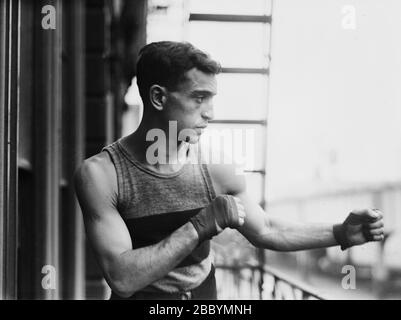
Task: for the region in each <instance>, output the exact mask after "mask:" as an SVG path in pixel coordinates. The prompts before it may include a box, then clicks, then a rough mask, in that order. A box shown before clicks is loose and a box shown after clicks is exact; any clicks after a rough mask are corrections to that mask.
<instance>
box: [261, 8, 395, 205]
mask: <svg viewBox="0 0 401 320" xmlns="http://www.w3.org/2000/svg"><path fill="white" fill-rule="evenodd" d="M346 5H352V6H354V7H355V14H356V29H355V30H350V29H344V28H343V27H342V20H343V18H344V14H343V13H342V9H343V7H344V6H346ZM273 19H274V20H273V39H272V42H273V43H272V62H271V83H270V110H269V129H268V130H269V131H268V132H269V137H268V152H269V154H268V171H267V172H268V195H269V197H272V198H274V197H276V196H283V195H286V194H288V193H293V192H296V191H298V190H301V189H303V190H305V188H306V189H309V188H311V189H316V188H319V186H321V185H330V186H331V187H333V186H336V185H337V186H339V187H340V186H342V185H343V184H349V183H361V182H383V181H393V180H398V181H399V180H401V41H400V39H401V37H400V35H401V1H397V0H381V1H379V0H359V1H338V0H325V1H321V0H302V1H299V0H279V1H277V0H276V1H275V2H274V9H273ZM319 177H320V178H319Z"/></svg>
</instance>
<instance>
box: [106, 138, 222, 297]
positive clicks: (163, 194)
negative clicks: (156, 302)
mask: <svg viewBox="0 0 401 320" xmlns="http://www.w3.org/2000/svg"><path fill="white" fill-rule="evenodd" d="M103 151H107V152H108V154H109V155H110V157H111V159H112V162H113V164H114V167H115V169H116V173H117V184H118V200H117V209H118V211H119V213H120V215H121V217H122V218H123V220H124V222H125V224H126V226H127V228H128V231H129V233H130V235H131V240H132V246H133V249H137V248H141V247H146V246H150V245H153V244H156V243H158V242H160V241H162V240H163V239H165V238H166V237H168V236H169V235H170V234H171V233H173V232H174V231H175V230H177V229H178V228H180V227H181V226H183V225H184V224H185V223H187V222H188V221H189V219H190V218H191V217H192V216H194V215H196V214H197V213H198V212H199V211H200V210H202V209H203V208H205V207H206V206H208V205H209V204H210V202H211V201H212V200H213V199H214V198H215V197H216V194H215V191H214V188H213V185H212V181H211V178H210V174H209V172H208V169H207V166H206V164H202V161H200V152H199V146H198V145H189V153H188V158H192V159H197V160H198V161H195V162H194V161H192V162H190V163H187V164H185V165H183V166H182V167H181V169H180V170H179V171H178V172H175V173H173V174H161V173H156V172H153V171H152V170H150V169H148V168H146V167H145V166H143V165H142V164H141V163H139V161H137V160H136V159H135V158H134V157H133V155H132V154H130V153H129V152H128V150H126V148H124V146H123V145H122V144H121V143H120V142H119V141H116V142H114V143H112V144H111V145H109V146H107V147H105V148H103ZM211 262H212V261H211V254H210V241H204V242H203V243H201V244H199V245H198V246H197V247H196V248H195V249H194V250H193V251H192V253H191V254H189V255H188V256H187V257H186V258H185V259H184V260H183V261H181V263H180V264H179V265H178V266H177V267H176V268H175V269H174V270H172V271H171V272H169V273H168V274H167V275H166V276H164V277H163V278H162V279H159V280H157V281H155V282H154V283H152V284H150V285H149V286H147V287H146V288H144V289H142V290H141V291H143V292H160V291H162V292H183V291H189V290H192V289H194V288H196V287H197V286H199V285H200V284H201V283H202V282H203V281H204V280H205V279H206V278H207V276H208V275H209V273H210V271H211ZM113 294H114V293H113ZM113 294H112V295H113Z"/></svg>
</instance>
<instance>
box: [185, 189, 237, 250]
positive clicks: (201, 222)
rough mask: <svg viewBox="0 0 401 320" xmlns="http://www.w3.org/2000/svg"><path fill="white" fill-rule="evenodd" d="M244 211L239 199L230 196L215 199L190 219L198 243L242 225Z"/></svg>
mask: <svg viewBox="0 0 401 320" xmlns="http://www.w3.org/2000/svg"><path fill="white" fill-rule="evenodd" d="M244 221H245V210H244V206H243V205H242V203H241V200H240V199H239V198H236V197H233V196H230V195H220V196H218V197H216V198H215V199H214V200H213V201H212V202H211V203H210V205H209V206H207V207H206V208H204V209H202V210H201V211H200V212H199V213H198V214H197V215H196V216H194V217H192V218H191V219H190V222H191V223H192V224H193V226H194V228H195V230H196V231H197V233H198V236H199V242H202V241H204V240H207V239H211V238H212V237H214V236H215V235H217V234H219V233H220V232H221V231H223V230H224V229H225V228H238V227H240V226H242V225H243V224H244Z"/></svg>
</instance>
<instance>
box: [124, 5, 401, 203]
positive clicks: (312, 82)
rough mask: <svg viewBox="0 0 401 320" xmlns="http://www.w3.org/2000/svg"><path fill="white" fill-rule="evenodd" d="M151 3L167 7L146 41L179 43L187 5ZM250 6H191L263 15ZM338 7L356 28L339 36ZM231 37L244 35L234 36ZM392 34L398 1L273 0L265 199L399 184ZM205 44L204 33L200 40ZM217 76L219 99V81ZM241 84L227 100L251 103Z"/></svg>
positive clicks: (397, 58)
mask: <svg viewBox="0 0 401 320" xmlns="http://www.w3.org/2000/svg"><path fill="white" fill-rule="evenodd" d="M152 1H153V2H154V3H155V4H158V3H159V2H160V4H169V9H168V11H167V14H165V15H164V14H163V13H160V14H156V15H151V16H150V23H149V25H148V42H151V41H158V40H177V41H180V40H184V39H185V35H186V33H187V32H188V30H186V25H185V21H186V19H187V16H185V14H186V12H185V10H188V3H189V2H187V1H182V0H169V1H168V0H152ZM253 1H256V2H253V3H252V5H251V3H250V2H251V0H247V1H245V0H241V1H238V0H230V1H227V0H224V1H223V0H213V1H212V0H207V1H206V0H203V1H201V2H199V4H202V6H201V7H208V6H210V8H211V9H210V13H212V12H215V13H224V12H225V10H226V9H224V10H223V9H222V8H227V7H229V8H231V9H230V10H231V11H232V12H227V13H235V14H241V13H242V14H263V12H261V13H258V12H255V10H256V9H255V8H263V7H264V6H263V1H260V0H253ZM228 4H229V6H227V5H228ZM235 4H236V5H235ZM245 5H246V7H245ZM213 6H215V9H213V8H212V7H213ZM346 6H353V7H354V8H355V22H356V26H355V29H344V28H343V22H344V18H345V17H346V16H347V13H349V11H348V12H343V10H344V7H346ZM195 9H196V8H195ZM258 10H261V9H258ZM347 17H349V16H347ZM345 22H347V21H345ZM348 22H349V20H348ZM245 29H246V28H245ZM245 29H244V30H245ZM247 31H249V30H247ZM235 35H236V36H237V37H238V39H241V37H242V38H244V37H249V35H248V34H246V31H244V34H243V35H241V34H240V30H238V29H236V31H235ZM400 35H401V1H399V0H350V1H343V0H324V1H322V0H275V1H274V8H273V39H272V61H271V65H270V67H271V82H270V91H269V100H270V107H269V108H270V109H269V115H268V120H269V126H268V165H267V190H268V191H267V194H268V198H269V199H273V198H276V197H281V196H287V195H294V194H296V193H298V192H305V191H312V192H313V190H319V191H321V190H322V189H323V188H326V187H329V188H330V189H333V188H341V187H343V186H344V185H347V186H348V185H359V184H361V183H379V182H387V181H401V41H400V39H401V37H400ZM210 36H211V34H210V33H209V32H205V37H206V38H207V37H210ZM227 39H231V38H230V35H227ZM227 39H226V40H227ZM221 41H222V43H224V39H222V40H221ZM227 41H228V40H227ZM227 41H226V42H227ZM225 45H228V43H226V44H225ZM238 46H241V43H240V42H239V43H238ZM201 49H202V48H201ZM234 55H235V52H233V56H234ZM220 78H221V81H220V82H221V83H220V89H221V90H220V89H219V90H220V95H221V94H222V92H224V88H225V82H224V81H223V80H224V79H223V78H222V77H221V76H220ZM245 83H246V81H245ZM249 83H250V82H249V81H248V86H247V87H246V86H244V83H240V82H238V83H237V84H234V83H226V84H227V85H230V86H231V87H232V88H231V90H232V91H231V92H233V93H236V94H239V93H241V94H242V96H238V97H237V96H236V95H233V96H232V98H233V99H235V100H236V101H239V100H240V98H241V99H242V98H244V97H243V96H246V95H248V97H249V99H245V100H244V101H246V100H248V102H250V103H251V104H254V103H253V102H252V101H254V99H252V98H251V95H252V87H251V86H250V85H249ZM235 86H237V87H235ZM225 91H227V90H225ZM254 91H255V90H254ZM259 91H260V90H259ZM258 94H259V95H258ZM258 94H257V95H256V96H258V97H259V96H260V92H259V93H258ZM219 101H220V104H221V103H222V101H230V98H229V96H228V95H227V96H225V97H223V96H221V97H219V98H218V99H217V98H216V104H218V102H219ZM216 109H217V108H216ZM219 110H220V111H222V106H220V109H219ZM219 110H217V111H216V110H215V113H216V114H217V115H219ZM224 112H225V111H224ZM247 113H249V114H251V113H250V111H249V110H248V111H247ZM255 114H258V113H257V112H256V111H255ZM229 117H230V116H229ZM130 130H131V129H128V131H127V133H128V132H129V131H130Z"/></svg>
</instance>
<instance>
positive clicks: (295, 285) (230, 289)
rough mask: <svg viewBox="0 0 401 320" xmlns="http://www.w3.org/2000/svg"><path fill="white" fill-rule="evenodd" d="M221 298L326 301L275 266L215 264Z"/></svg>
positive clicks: (320, 295) (314, 290) (313, 290)
mask: <svg viewBox="0 0 401 320" xmlns="http://www.w3.org/2000/svg"><path fill="white" fill-rule="evenodd" d="M216 277H217V281H218V282H220V283H219V284H220V285H219V286H218V287H219V288H218V289H219V292H218V296H219V299H263V300H326V299H327V297H324V296H323V295H322V294H320V293H319V292H318V291H317V290H316V289H315V288H312V287H310V286H308V285H307V284H306V283H303V282H302V281H299V280H297V279H294V278H292V277H290V276H288V275H287V274H285V273H284V272H281V271H279V270H277V269H274V268H272V267H268V266H264V267H259V266H253V265H216Z"/></svg>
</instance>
